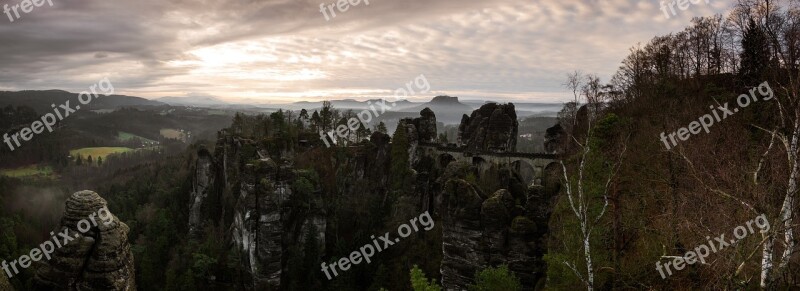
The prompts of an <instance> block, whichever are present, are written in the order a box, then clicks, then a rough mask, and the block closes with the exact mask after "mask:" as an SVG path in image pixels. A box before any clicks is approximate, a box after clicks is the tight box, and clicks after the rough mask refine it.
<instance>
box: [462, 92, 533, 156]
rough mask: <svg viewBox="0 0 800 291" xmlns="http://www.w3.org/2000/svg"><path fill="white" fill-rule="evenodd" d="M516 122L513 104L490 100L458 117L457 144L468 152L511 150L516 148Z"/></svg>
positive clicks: (517, 125) (517, 122) (517, 128)
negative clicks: (500, 103)
mask: <svg viewBox="0 0 800 291" xmlns="http://www.w3.org/2000/svg"><path fill="white" fill-rule="evenodd" d="M518 130H519V121H517V113H516V110H515V109H514V104H513V103H508V104H502V105H498V104H496V103H489V104H486V105H483V106H481V108H479V109H478V110H475V111H473V112H472V115H471V116H467V115H466V114H465V115H464V116H463V117H462V118H461V125H459V126H458V145H459V146H465V147H466V150H467V151H468V152H474V153H477V152H485V151H492V152H513V151H515V150H516V148H517V132H518Z"/></svg>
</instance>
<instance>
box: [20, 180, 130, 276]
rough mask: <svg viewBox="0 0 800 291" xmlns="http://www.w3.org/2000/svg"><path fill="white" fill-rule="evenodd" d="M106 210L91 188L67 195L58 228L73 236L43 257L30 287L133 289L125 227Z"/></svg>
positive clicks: (103, 202) (102, 200)
mask: <svg viewBox="0 0 800 291" xmlns="http://www.w3.org/2000/svg"><path fill="white" fill-rule="evenodd" d="M107 210H108V208H107V203H106V200H105V199H103V198H102V197H100V195H98V194H97V193H95V192H92V191H81V192H76V193H75V194H72V196H71V197H70V198H69V199H67V202H66V207H65V210H64V216H63V217H62V218H61V229H60V230H58V232H59V233H61V232H64V231H66V232H67V234H68V236H70V237H72V238H75V239H74V240H73V241H71V242H69V243H68V244H66V245H63V247H61V248H56V250H55V252H54V253H53V254H52V259H50V260H43V263H42V264H41V267H40V268H39V269H38V271H37V272H36V274H35V276H34V280H33V282H34V283H33V285H34V290H70V291H72V290H127V291H132V290H136V280H135V269H134V265H133V254H132V252H131V246H130V244H129V243H128V231H129V228H128V226H127V225H125V223H122V222H121V221H120V220H119V219H118V218H117V217H116V216H114V215H113V214H111V213H110V212H108V211H107ZM88 221H96V224H93V223H91V222H90V223H87V222H88ZM87 226H88V230H87ZM82 230H84V231H82ZM54 233H55V232H54ZM58 239H61V238H60V237H59V238H58Z"/></svg>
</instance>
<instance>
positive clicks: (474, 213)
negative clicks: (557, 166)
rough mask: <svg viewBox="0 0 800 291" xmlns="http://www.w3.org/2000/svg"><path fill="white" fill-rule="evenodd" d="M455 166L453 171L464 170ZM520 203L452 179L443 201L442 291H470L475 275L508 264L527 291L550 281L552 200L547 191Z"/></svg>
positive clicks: (505, 194) (502, 193) (530, 194)
mask: <svg viewBox="0 0 800 291" xmlns="http://www.w3.org/2000/svg"><path fill="white" fill-rule="evenodd" d="M464 166H466V165H463V164H462V165H458V163H453V164H451V165H450V166H449V167H448V172H454V170H453V169H452V168H453V167H464ZM526 195H527V196H526V197H519V198H515V196H514V195H512V193H511V192H510V191H508V190H506V189H499V190H497V191H495V192H494V193H493V194H491V195H487V194H485V193H483V192H482V191H481V190H480V189H479V188H478V187H476V186H475V185H473V184H471V183H469V182H467V181H466V180H463V179H460V178H451V179H449V180H447V182H446V184H445V186H444V189H443V191H442V193H441V196H440V201H441V204H440V206H439V212H438V213H439V215H440V216H441V218H442V245H443V247H442V251H443V257H442V264H441V274H442V286H443V287H444V288H445V289H446V290H466V289H467V288H468V286H469V285H470V284H472V283H473V282H474V276H475V273H476V272H478V271H481V270H483V269H485V268H487V267H491V266H498V265H501V264H507V265H508V266H509V269H510V270H511V271H512V272H514V273H515V274H516V276H517V277H518V278H520V281H521V282H522V285H523V287H525V289H526V290H528V289H532V288H533V286H535V285H536V283H537V281H538V280H539V279H540V278H543V277H544V272H545V264H544V261H543V255H544V253H545V252H546V250H545V248H544V243H543V242H542V241H541V239H542V237H543V236H544V233H545V231H546V225H547V219H548V218H549V215H550V212H549V211H548V209H550V207H551V205H552V195H545V192H544V191H543V189H542V187H541V186H536V187H531V188H530V189H528V190H527V194H526Z"/></svg>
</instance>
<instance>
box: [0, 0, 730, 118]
mask: <svg viewBox="0 0 800 291" xmlns="http://www.w3.org/2000/svg"><path fill="white" fill-rule="evenodd" d="M52 1H53V4H54V5H53V6H52V7H50V6H49V4H47V3H46V2H45V4H44V6H42V7H36V8H34V10H33V11H32V12H30V13H28V14H25V13H22V12H20V16H21V18H20V19H15V20H14V22H11V21H10V20H9V18H8V17H9V16H8V15H0V90H40V89H64V90H69V91H73V92H79V91H82V90H86V89H87V88H88V86H90V85H92V84H95V83H97V82H98V81H99V80H100V79H101V78H103V77H105V76H108V77H109V78H110V80H111V81H112V82H113V83H114V87H115V88H116V92H117V93H118V94H125V95H132V96H140V97H146V98H157V97H163V96H178V97H180V96H216V97H219V98H221V99H225V100H229V101H242V100H244V101H255V102H269V103H282V102H293V101H303V100H305V101H311V100H321V99H338V98H356V99H366V98H370V97H383V96H388V95H390V94H391V92H393V91H394V90H395V89H397V88H400V87H404V84H405V83H407V82H409V81H412V80H413V79H414V78H415V77H416V76H418V75H420V74H424V75H425V76H426V78H427V79H428V81H429V82H430V85H431V89H432V92H430V93H428V94H424V95H419V96H416V97H414V98H411V99H416V100H423V99H429V98H430V97H432V96H434V95H438V94H447V95H451V96H460V97H462V99H493V100H502V101H517V102H560V101H563V100H565V99H566V97H565V96H566V94H565V92H564V91H565V90H564V89H563V88H562V86H561V84H562V83H563V79H564V76H565V75H566V73H568V72H570V71H573V70H582V71H584V72H591V73H596V74H598V75H599V76H601V78H602V79H603V80H604V81H607V80H608V79H609V78H610V77H611V75H612V74H613V73H614V72H615V70H616V68H617V67H618V66H619V63H620V61H621V60H622V59H623V58H624V57H625V56H626V55H627V54H628V49H629V48H630V47H632V46H634V45H636V44H637V43H639V42H647V41H648V40H649V39H651V38H652V37H653V36H656V35H662V34H667V33H669V32H673V31H679V30H682V29H683V28H684V27H685V26H687V25H688V24H689V23H690V19H691V17H693V16H705V15H713V14H714V13H719V12H724V11H726V10H727V9H728V8H730V6H731V5H732V3H733V1H730V0H728V1H722V0H712V1H711V4H706V3H705V2H704V1H703V2H701V3H700V4H697V5H693V6H691V7H689V8H688V9H687V10H685V11H680V10H679V11H678V15H677V16H675V17H672V18H670V19H667V18H666V16H665V15H664V13H663V12H662V11H660V10H659V3H658V1H657V0H539V1H531V0H370V1H369V5H366V3H364V2H363V1H362V2H361V3H360V4H358V5H356V6H351V7H350V8H349V10H347V11H346V12H339V11H338V10H337V12H336V13H337V15H336V17H335V18H332V19H330V20H328V21H326V19H325V16H323V14H322V13H321V12H320V4H322V3H333V0H325V1H324V2H323V1H322V0H263V1H257V0H171V1H170V0H125V1H120V0H52ZM20 2H21V0H0V5H6V4H8V5H14V4H17V3H20ZM10 13H11V14H12V16H13V12H10Z"/></svg>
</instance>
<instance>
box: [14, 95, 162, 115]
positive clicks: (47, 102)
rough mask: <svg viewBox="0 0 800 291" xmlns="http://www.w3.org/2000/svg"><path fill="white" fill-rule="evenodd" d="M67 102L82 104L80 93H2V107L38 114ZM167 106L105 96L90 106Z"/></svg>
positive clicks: (111, 107)
mask: <svg viewBox="0 0 800 291" xmlns="http://www.w3.org/2000/svg"><path fill="white" fill-rule="evenodd" d="M67 100H69V101H70V106H72V107H75V106H76V105H78V104H80V103H79V101H78V93H71V92H67V91H62V90H47V91H18V92H11V91H0V106H3V107H5V106H7V105H13V106H21V105H25V106H28V107H31V108H33V109H34V110H36V112H39V113H42V112H49V111H52V107H51V104H55V105H56V106H58V105H61V104H63V103H64V102H66V101H67ZM166 105H167V104H165V103H161V102H158V101H153V100H148V99H144V98H140V97H132V96H123V95H111V96H103V95H100V97H99V98H96V99H92V102H91V103H89V104H88V105H82V106H86V107H88V109H90V110H99V109H118V108H120V107H135V106H166Z"/></svg>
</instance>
